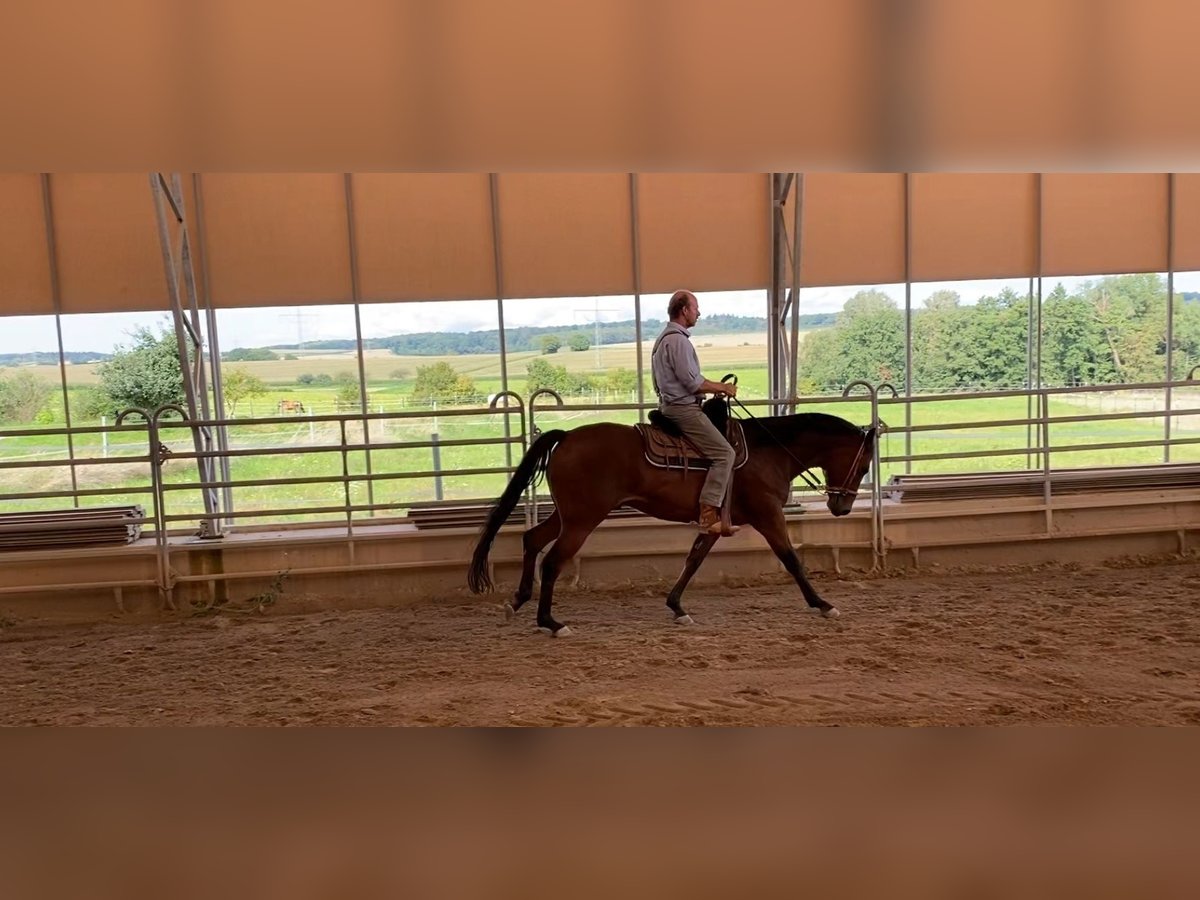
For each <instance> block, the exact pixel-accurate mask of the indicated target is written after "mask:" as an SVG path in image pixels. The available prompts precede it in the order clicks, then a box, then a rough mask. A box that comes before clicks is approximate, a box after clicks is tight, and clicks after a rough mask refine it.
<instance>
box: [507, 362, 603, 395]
mask: <svg viewBox="0 0 1200 900" xmlns="http://www.w3.org/2000/svg"><path fill="white" fill-rule="evenodd" d="M526 371H527V372H528V373H529V378H528V380H527V381H526V382H525V391H526V393H527V394H532V393H533V392H534V391H538V390H541V389H542V388H549V389H550V390H552V391H557V392H558V393H559V394H560V395H562V396H564V397H565V396H577V395H579V394H590V393H592V392H593V391H602V390H604V388H605V386H606V381H605V379H603V378H602V377H601V376H597V377H596V378H595V379H594V380H593V379H592V378H590V377H588V376H587V375H576V374H573V373H571V372H568V371H567V367H566V366H556V365H554V364H553V363H550V362H547V361H546V360H544V359H534V360H531V361H530V362H529V365H528V367H527V369H526Z"/></svg>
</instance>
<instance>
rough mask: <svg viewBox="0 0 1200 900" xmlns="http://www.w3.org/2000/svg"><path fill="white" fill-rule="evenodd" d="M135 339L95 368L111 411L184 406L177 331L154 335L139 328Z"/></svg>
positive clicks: (134, 335)
mask: <svg viewBox="0 0 1200 900" xmlns="http://www.w3.org/2000/svg"><path fill="white" fill-rule="evenodd" d="M132 337H133V341H132V343H131V344H130V345H129V346H123V347H118V348H117V349H116V351H115V352H114V353H113V355H112V358H111V359H109V360H106V361H105V362H102V363H100V365H98V366H97V367H96V372H97V374H98V375H99V376H100V388H101V390H102V391H103V392H104V395H105V396H106V397H107V404H106V406H107V410H108V412H112V413H116V412H119V411H120V410H123V409H129V408H130V407H134V406H136V407H141V408H142V409H146V410H153V409H155V408H156V407H159V406H162V405H163V404H165V403H175V404H178V405H180V406H182V405H183V403H184V402H185V397H184V392H183V374H182V372H181V370H180V368H179V349H178V344H177V343H176V340H175V334H174V332H171V331H165V330H164V331H161V332H160V333H159V334H157V335H155V334H154V333H153V332H152V331H150V329H148V328H139V329H137V330H136V331H135V332H134V333H133V335H132Z"/></svg>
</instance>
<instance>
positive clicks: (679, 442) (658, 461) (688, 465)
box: [633, 420, 749, 469]
mask: <svg viewBox="0 0 1200 900" xmlns="http://www.w3.org/2000/svg"><path fill="white" fill-rule="evenodd" d="M633 427H634V428H635V429H637V433H638V434H639V435H641V438H642V445H643V447H644V449H645V454H646V462H648V463H650V465H652V466H658V467H659V468H660V469H707V468H709V466H711V465H712V461H711V460H709V459H707V458H706V457H704V456H702V455H701V454H700V451H699V450H697V449H696V448H695V447H694V446H692V442H691V441H689V440H688V439H687V438H684V437H672V436H671V435H669V434H667V433H666V432H665V431H663V430H662V429H661V428H659V427H658V426H656V425H650V424H641V423H639V424H637V425H634V426H633ZM725 437H726V439H727V440H728V441H729V443H730V445H731V446H732V447H733V467H734V468H735V469H740V468H741V467H742V466H744V465H745V464H746V458H747V456H748V455H749V454H748V452H747V450H746V435H745V432H743V431H742V423H741V422H736V421H732V420H731V421H730V423H729V431H728V433H727V434H726V435H725Z"/></svg>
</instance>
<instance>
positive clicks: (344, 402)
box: [334, 378, 362, 409]
mask: <svg viewBox="0 0 1200 900" xmlns="http://www.w3.org/2000/svg"><path fill="white" fill-rule="evenodd" d="M337 382H338V388H337V393H336V394H334V403H335V404H336V405H337V408H338V409H353V408H355V407H359V406H362V389H361V388H360V387H359V384H358V380H357V379H353V378H352V379H349V380H345V379H342V378H339V379H338V380H337Z"/></svg>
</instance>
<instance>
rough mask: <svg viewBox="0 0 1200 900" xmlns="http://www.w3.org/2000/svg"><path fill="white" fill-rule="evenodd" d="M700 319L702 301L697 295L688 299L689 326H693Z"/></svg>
mask: <svg viewBox="0 0 1200 900" xmlns="http://www.w3.org/2000/svg"><path fill="white" fill-rule="evenodd" d="M699 320H700V301H699V300H697V299H696V298H695V297H692V298H691V299H690V300H688V305H687V327H688V328H691V327H692V326H693V325H695V324H696V322H698V321H699Z"/></svg>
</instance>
